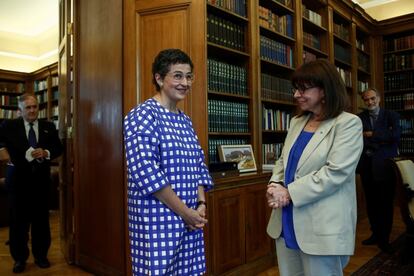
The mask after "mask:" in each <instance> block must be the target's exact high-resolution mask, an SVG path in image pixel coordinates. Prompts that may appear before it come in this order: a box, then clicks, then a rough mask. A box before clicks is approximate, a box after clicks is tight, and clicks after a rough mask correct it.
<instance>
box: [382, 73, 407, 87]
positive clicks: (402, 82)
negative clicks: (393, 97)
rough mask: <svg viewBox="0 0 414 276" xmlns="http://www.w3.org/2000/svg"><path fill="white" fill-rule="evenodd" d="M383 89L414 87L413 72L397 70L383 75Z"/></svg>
mask: <svg viewBox="0 0 414 276" xmlns="http://www.w3.org/2000/svg"><path fill="white" fill-rule="evenodd" d="M384 89H385V91H391V90H402V89H414V72H399V73H396V74H389V75H388V74H387V75H384Z"/></svg>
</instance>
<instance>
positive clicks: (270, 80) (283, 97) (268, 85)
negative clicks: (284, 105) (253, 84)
mask: <svg viewBox="0 0 414 276" xmlns="http://www.w3.org/2000/svg"><path fill="white" fill-rule="evenodd" d="M261 93H262V99H265V100H276V101H285V102H291V103H294V101H295V99H294V98H293V94H292V84H291V82H290V80H287V79H282V78H279V77H275V76H272V75H269V74H264V73H262V74H261Z"/></svg>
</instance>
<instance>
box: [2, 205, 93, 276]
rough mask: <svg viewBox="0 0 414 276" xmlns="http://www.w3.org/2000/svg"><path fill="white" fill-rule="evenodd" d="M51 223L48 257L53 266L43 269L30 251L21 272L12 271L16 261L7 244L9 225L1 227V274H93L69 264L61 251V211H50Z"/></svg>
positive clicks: (68, 275)
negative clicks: (35, 262)
mask: <svg viewBox="0 0 414 276" xmlns="http://www.w3.org/2000/svg"><path fill="white" fill-rule="evenodd" d="M50 223H51V230H52V245H51V247H50V250H49V255H48V259H49V261H50V264H51V267H50V268H47V269H42V268H39V267H37V266H36V265H35V264H34V260H33V256H32V255H31V253H30V257H29V260H28V261H27V264H26V269H25V271H24V272H23V273H21V274H14V273H13V272H12V269H13V264H14V261H13V259H12V258H11V256H10V253H9V247H8V246H7V245H6V244H5V243H6V241H7V240H8V236H9V229H8V227H1V228H0V275H1V276H7V275H33V276H39V275H45V276H89V275H92V274H90V273H87V272H85V271H83V270H82V269H80V268H79V267H76V266H72V265H68V264H67V263H66V261H65V259H64V257H63V255H62V253H61V251H60V243H59V213H58V212H57V211H52V212H51V213H50Z"/></svg>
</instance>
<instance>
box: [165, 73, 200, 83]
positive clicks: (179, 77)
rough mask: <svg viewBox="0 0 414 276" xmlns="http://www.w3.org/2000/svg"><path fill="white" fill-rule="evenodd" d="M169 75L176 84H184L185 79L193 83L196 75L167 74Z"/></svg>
mask: <svg viewBox="0 0 414 276" xmlns="http://www.w3.org/2000/svg"><path fill="white" fill-rule="evenodd" d="M167 75H169V76H171V77H172V78H173V80H174V81H176V82H182V81H183V80H184V78H185V79H186V80H187V82H188V83H192V82H193V81H194V74H192V73H189V74H186V75H184V73H181V72H175V73H167Z"/></svg>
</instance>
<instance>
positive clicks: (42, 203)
mask: <svg viewBox="0 0 414 276" xmlns="http://www.w3.org/2000/svg"><path fill="white" fill-rule="evenodd" d="M45 193H46V194H45ZM9 196H10V197H9V199H10V201H9V202H10V230H9V247H10V254H11V256H12V257H13V259H14V260H15V261H21V262H25V261H26V260H27V259H28V258H29V247H28V242H29V232H30V234H31V245H32V254H33V257H34V258H35V259H43V258H46V257H47V253H48V250H49V247H50V244H51V234H50V224H49V206H48V195H47V191H45V190H43V191H41V192H40V191H36V192H33V191H31V192H24V193H19V194H16V193H10V195H9Z"/></svg>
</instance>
